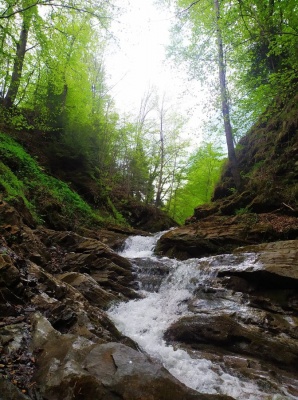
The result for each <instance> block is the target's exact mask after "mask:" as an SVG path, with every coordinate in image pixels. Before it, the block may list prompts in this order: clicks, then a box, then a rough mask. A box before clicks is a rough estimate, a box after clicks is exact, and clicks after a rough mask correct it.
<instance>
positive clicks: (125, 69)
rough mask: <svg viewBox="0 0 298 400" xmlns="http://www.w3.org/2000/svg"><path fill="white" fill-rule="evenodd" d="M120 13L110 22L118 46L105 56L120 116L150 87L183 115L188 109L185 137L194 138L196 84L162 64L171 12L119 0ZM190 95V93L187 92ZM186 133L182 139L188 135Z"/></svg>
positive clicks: (150, 3)
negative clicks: (189, 112) (188, 117)
mask: <svg viewBox="0 0 298 400" xmlns="http://www.w3.org/2000/svg"><path fill="white" fill-rule="evenodd" d="M119 6H120V7H121V8H123V10H125V11H124V13H123V14H122V15H121V16H120V17H119V18H118V19H117V20H115V21H114V22H113V23H112V27H111V30H112V32H113V33H114V35H115V36H116V37H117V38H118V40H119V42H118V46H116V45H115V46H114V48H110V49H109V52H108V54H106V58H105V59H106V71H107V74H108V85H109V87H111V88H112V89H111V90H110V92H109V94H110V95H112V97H113V98H114V100H115V102H116V107H117V109H118V110H119V111H120V113H122V112H123V113H124V112H136V110H138V108H139V106H140V102H141V99H142V97H143V96H144V94H145V92H146V91H147V90H148V88H149V87H150V86H151V85H153V86H155V87H157V88H158V92H159V93H160V94H161V95H162V94H163V93H164V92H166V98H167V99H171V103H172V104H173V107H174V108H175V109H177V110H179V112H182V113H183V114H185V115H186V114H187V113H188V111H189V110H190V109H191V110H192V112H193V116H192V117H191V120H190V123H189V124H188V125H187V127H186V130H187V131H188V132H185V134H187V133H188V134H189V133H190V131H191V136H192V137H193V139H195V138H198V136H199V131H200V124H201V118H200V115H201V113H202V111H200V109H199V107H198V105H197V103H198V98H196V95H197V92H198V91H197V89H195V87H197V88H198V85H196V84H195V82H188V81H187V74H186V72H185V73H183V70H182V69H181V70H180V69H179V70H178V69H177V67H175V66H174V65H173V64H172V65H170V62H169V61H166V55H165V53H166V50H165V45H167V44H169V40H170V38H169V29H170V26H171V21H173V19H174V18H175V17H174V13H173V11H172V12H171V10H165V9H161V8H160V7H158V6H156V5H154V0H119ZM191 92H192V93H191ZM188 134H187V135H186V136H188Z"/></svg>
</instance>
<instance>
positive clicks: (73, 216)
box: [0, 134, 103, 225]
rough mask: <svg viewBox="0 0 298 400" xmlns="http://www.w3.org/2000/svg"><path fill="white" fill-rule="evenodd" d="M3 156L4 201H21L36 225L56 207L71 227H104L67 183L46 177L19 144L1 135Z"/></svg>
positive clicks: (0, 154) (0, 141) (0, 165)
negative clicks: (100, 225)
mask: <svg viewBox="0 0 298 400" xmlns="http://www.w3.org/2000/svg"><path fill="white" fill-rule="evenodd" d="M0 156H1V160H2V162H1V164H0V171H1V175H0V185H1V190H2V191H3V192H4V199H5V200H8V201H10V200H13V199H15V198H18V197H21V198H22V199H23V200H24V203H25V205H26V206H27V207H28V209H29V210H30V211H31V212H32V213H33V215H34V217H35V219H36V221H37V222H42V220H43V219H45V218H46V212H47V211H46V210H47V209H50V208H51V207H52V208H53V207H54V208H55V207H56V209H58V210H59V213H61V217H64V218H66V219H67V221H68V224H69V225H75V224H77V223H82V224H84V225H94V224H100V223H103V218H102V217H101V216H100V215H99V214H98V213H97V212H95V211H94V210H92V208H91V207H90V206H89V205H88V204H87V203H86V202H85V201H83V200H82V198H81V197H80V196H79V195H78V194H77V193H75V192H73V191H72V190H71V189H70V188H69V186H68V185H67V184H66V183H64V182H62V181H59V180H58V179H56V178H54V177H52V176H49V175H47V174H46V173H45V172H44V171H43V170H42V168H41V167H40V166H39V165H38V164H37V162H36V161H35V160H34V159H33V158H32V157H31V156H29V155H28V153H26V152H25V150H24V149H23V148H22V147H21V146H20V145H19V144H17V143H16V142H15V141H14V140H13V139H12V138H10V137H9V136H7V135H5V134H0ZM29 199H30V201H29Z"/></svg>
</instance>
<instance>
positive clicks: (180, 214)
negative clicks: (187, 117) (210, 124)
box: [168, 143, 224, 223]
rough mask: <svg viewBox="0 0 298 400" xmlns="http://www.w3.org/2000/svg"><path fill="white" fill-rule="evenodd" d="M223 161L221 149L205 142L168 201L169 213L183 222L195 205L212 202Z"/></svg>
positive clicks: (194, 155)
mask: <svg viewBox="0 0 298 400" xmlns="http://www.w3.org/2000/svg"><path fill="white" fill-rule="evenodd" d="M223 162H224V160H223V155H222V152H221V150H220V149H218V148H216V147H215V146H214V145H213V144H211V143H204V144H203V145H202V146H201V147H200V148H199V149H198V151H197V152H196V153H194V154H193V155H192V156H191V157H190V158H189V162H188V167H187V169H186V170H185V171H184V174H183V176H181V186H180V187H178V188H177V189H176V190H175V192H174V195H173V197H172V198H171V199H170V200H169V202H168V208H169V213H170V215H171V216H172V217H173V218H174V219H175V220H176V221H177V222H179V223H183V222H184V220H185V219H186V218H187V217H190V216H191V215H193V210H194V208H195V207H197V206H198V205H200V204H205V203H208V202H210V199H211V196H212V194H213V190H214V187H215V185H216V183H217V182H218V180H219V177H220V173H221V169H222V165H223Z"/></svg>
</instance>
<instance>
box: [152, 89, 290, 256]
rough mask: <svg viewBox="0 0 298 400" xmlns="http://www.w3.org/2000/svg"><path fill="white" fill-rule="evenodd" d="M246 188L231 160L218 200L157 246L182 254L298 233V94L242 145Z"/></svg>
mask: <svg viewBox="0 0 298 400" xmlns="http://www.w3.org/2000/svg"><path fill="white" fill-rule="evenodd" d="M237 158H238V162H239V169H240V173H241V177H242V188H241V190H239V191H237V190H235V189H234V185H233V180H232V174H231V170H230V165H229V164H227V165H226V167H225V169H224V171H223V174H222V177H221V181H220V183H219V184H218V185H217V187H216V188H215V192H214V196H213V200H212V203H211V204H210V205H206V206H200V207H197V208H196V209H195V210H194V215H193V216H192V217H191V218H190V219H189V220H187V221H186V226H184V227H181V228H178V229H175V230H172V231H170V232H169V233H167V234H166V235H164V236H163V237H162V238H161V239H160V242H159V245H158V248H157V251H158V252H160V253H162V254H166V255H171V256H175V257H178V258H182V259H183V258H188V257H199V256H205V255H209V254H219V253H223V252H230V251H232V250H233V249H234V248H235V247H238V246H242V245H248V244H257V243H261V242H270V241H274V240H287V239H296V238H297V234H298V219H297V216H298V96H297V95H296V96H294V97H293V98H292V99H291V100H289V101H288V102H287V103H286V104H282V103H281V102H280V103H278V104H276V105H275V106H274V107H272V109H271V110H268V113H267V114H265V115H263V116H262V118H260V121H259V122H258V123H257V124H256V125H255V126H254V127H253V128H252V129H251V131H250V132H248V134H247V135H246V136H245V137H243V138H242V139H241V141H240V143H239V145H238V148H237Z"/></svg>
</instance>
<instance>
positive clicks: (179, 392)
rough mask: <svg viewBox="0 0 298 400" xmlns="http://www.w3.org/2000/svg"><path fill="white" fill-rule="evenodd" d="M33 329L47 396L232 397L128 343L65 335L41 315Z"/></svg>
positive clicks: (59, 399) (60, 399)
mask: <svg viewBox="0 0 298 400" xmlns="http://www.w3.org/2000/svg"><path fill="white" fill-rule="evenodd" d="M33 327H34V331H33V342H32V346H33V351H34V349H35V348H38V349H39V355H38V357H37V372H36V374H35V376H34V379H35V381H36V384H37V388H38V390H39V392H40V393H41V395H42V397H43V398H44V399H47V400H75V399H92V400H121V399H122V400H141V399H142V400H153V399H154V400H176V399H177V400H182V399H183V400H220V399H222V400H224V399H226V400H228V399H231V398H230V397H228V396H217V395H207V394H199V393H197V392H195V391H193V390H191V389H188V388H187V387H186V386H184V385H183V384H181V383H180V382H178V381H177V380H176V379H175V378H173V377H172V376H171V375H170V374H169V373H168V372H167V371H166V370H165V369H164V368H163V367H162V365H161V364H159V363H158V362H156V361H152V360H151V359H150V358H149V357H148V356H147V355H145V354H143V353H140V352H138V351H136V350H134V349H132V348H130V347H127V346H125V345H123V344H119V343H106V344H96V343H93V342H91V341H89V340H87V339H84V338H82V337H78V336H75V335H62V334H60V333H59V332H57V331H55V330H54V329H53V328H52V327H51V325H50V324H49V322H48V321H47V320H46V319H45V318H43V317H41V316H40V315H38V314H37V315H35V316H34V321H33ZM231 400H232V399H231Z"/></svg>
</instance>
